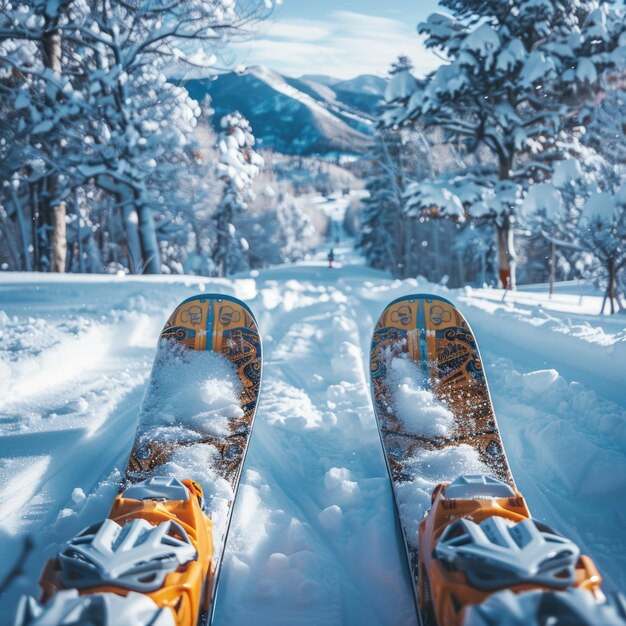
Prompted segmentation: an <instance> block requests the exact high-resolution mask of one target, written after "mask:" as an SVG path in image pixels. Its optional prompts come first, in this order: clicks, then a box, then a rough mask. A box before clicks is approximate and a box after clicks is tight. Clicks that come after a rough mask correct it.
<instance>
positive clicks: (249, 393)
mask: <svg viewBox="0 0 626 626" xmlns="http://www.w3.org/2000/svg"><path fill="white" fill-rule="evenodd" d="M172 344H175V345H178V346H180V347H181V349H182V350H186V349H188V350H194V351H209V352H213V353H217V354H221V355H223V356H224V357H225V358H226V359H227V360H228V361H229V362H230V363H231V364H232V365H233V366H234V368H235V370H236V373H237V376H238V378H239V381H240V382H241V392H240V398H239V404H240V406H241V409H242V412H243V414H242V415H237V416H234V417H233V418H231V419H230V420H229V426H228V427H229V433H228V434H227V435H223V434H218V435H211V434H209V435H207V434H206V433H205V432H195V430H194V426H193V425H190V424H182V426H183V428H182V429H181V430H180V438H178V439H177V438H176V437H174V438H172V437H168V438H166V440H165V441H160V440H159V439H158V438H155V437H153V436H152V433H151V432H149V431H147V430H146V429H145V428H144V427H143V426H144V424H142V419H141V417H140V422H139V425H138V429H137V435H136V438H135V442H134V444H133V448H132V451H131V455H130V459H129V461H128V467H127V470H126V476H125V481H124V482H125V484H130V483H135V482H138V481H140V480H144V479H146V478H149V477H150V476H153V475H156V474H158V473H159V472H158V469H159V467H161V466H163V465H165V464H166V463H167V462H168V460H169V459H170V458H171V457H172V455H173V454H174V453H175V452H177V451H178V450H179V449H180V448H181V447H184V446H189V445H195V444H210V445H211V446H212V447H213V448H215V449H216V450H217V451H218V455H217V458H215V457H213V458H211V459H207V463H211V464H212V466H213V468H214V469H215V470H216V472H217V474H218V475H219V476H221V477H222V478H224V479H226V480H227V481H228V483H229V484H230V485H231V487H232V488H233V489H234V488H235V487H236V484H237V481H238V478H239V472H240V470H241V466H242V465H243V459H244V456H245V451H246V447H247V443H248V438H249V436H250V430H251V427H252V422H253V420H254V415H255V412H256V407H257V402H258V397H259V389H260V384H261V366H262V352H261V340H260V336H259V331H258V328H257V324H256V321H255V319H254V316H253V315H252V313H251V311H250V310H249V309H248V307H247V306H246V305H244V304H243V303H242V302H240V301H239V300H236V299H235V298H230V297H228V296H222V295H200V296H195V297H193V298H189V299H187V300H185V301H184V302H183V303H181V304H180V305H179V306H178V307H177V308H176V310H175V311H174V312H173V313H172V315H171V316H170V318H169V319H168V321H167V323H166V324H165V327H164V328H163V330H162V332H161V341H160V343H159V347H158V350H157V356H156V358H155V366H154V368H155V369H156V368H158V367H160V361H161V360H162V359H167V358H168V354H167V352H168V350H169V351H170V352H171V350H172ZM153 376H154V370H153ZM148 385H150V383H149V384H148ZM143 413H144V411H143V407H142V414H143Z"/></svg>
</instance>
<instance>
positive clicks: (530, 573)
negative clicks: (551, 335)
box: [16, 295, 626, 626]
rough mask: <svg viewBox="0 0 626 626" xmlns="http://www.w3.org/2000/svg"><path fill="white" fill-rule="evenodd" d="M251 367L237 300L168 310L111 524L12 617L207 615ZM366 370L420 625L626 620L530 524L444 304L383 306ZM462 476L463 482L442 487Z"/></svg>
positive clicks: (157, 624)
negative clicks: (418, 497) (420, 495)
mask: <svg viewBox="0 0 626 626" xmlns="http://www.w3.org/2000/svg"><path fill="white" fill-rule="evenodd" d="M261 365H262V351H261V340H260V335H259V331H258V327H257V324H256V321H255V319H254V316H253V314H252V312H251V311H250V309H249V308H248V307H247V306H246V305H245V304H244V303H243V302H240V301H239V300H236V299H235V298H230V297H227V296H221V295H206V296H197V297H195V298H190V299H188V300H186V301H185V302H183V303H182V304H181V305H180V306H178V307H177V309H176V310H175V311H174V313H173V314H172V315H171V316H170V318H169V320H168V322H167V324H166V325H165V328H164V329H163V331H162V333H161V339H160V342H159V346H158V350H157V356H156V359H155V364H154V367H153V370H152V374H151V378H150V381H149V383H148V386H147V389H146V396H145V398H144V401H143V404H142V409H141V413H140V417H139V426H138V431H137V435H136V439H135V442H134V445H133V449H132V452H131V456H130V460H129V463H128V467H127V470H126V474H125V478H124V483H123V485H122V491H121V493H120V494H119V495H118V497H117V498H116V500H115V502H114V503H113V506H112V508H111V511H110V513H109V517H108V518H107V520H105V521H104V522H103V523H101V524H97V525H95V526H93V527H90V528H88V529H86V530H84V531H83V532H82V533H81V534H80V535H79V536H78V537H76V538H75V539H73V540H72V541H70V542H69V543H68V544H67V545H66V546H65V547H64V548H63V550H62V551H61V552H60V553H59V555H58V557H57V558H56V559H53V560H52V561H50V562H49V563H48V565H47V566H46V569H45V571H44V574H43V576H42V580H41V585H42V589H43V594H42V598H41V603H38V602H36V601H35V600H34V599H32V598H29V599H24V600H22V602H21V605H20V608H19V610H18V617H17V621H16V624H17V626H35V625H37V626H61V625H66V624H67V625H69V624H80V623H90V624H91V623H94V624H96V623H97V624H103V625H108V624H118V625H120V626H123V624H133V626H144V625H145V626H148V625H151V626H174V625H175V626H195V625H196V624H208V623H210V621H211V618H212V611H213V608H214V606H215V603H214V599H215V594H216V590H217V581H218V577H219V571H220V566H221V560H222V555H223V551H224V544H225V539H226V535H227V532H228V526H229V523H230V518H231V511H232V504H233V502H234V499H235V496H236V492H237V488H238V484H239V478H240V474H241V468H242V466H243V462H244V459H245V453H246V449H247V446H248V443H249V439H250V435H251V431H252V425H253V421H254V415H255V412H256V407H257V403H258V398H259V389H260V382H261ZM371 375H372V396H373V401H374V407H375V413H376V418H377V422H378V426H379V432H380V436H381V442H382V446H383V451H384V453H385V458H386V461H387V466H388V469H389V475H390V478H391V481H392V484H393V489H394V495H395V501H396V507H397V511H398V515H399V519H400V525H401V528H402V532H403V538H404V542H405V546H406V550H407V558H408V561H409V564H410V567H411V574H412V576H411V577H412V581H413V584H414V590H415V597H416V600H417V613H418V618H419V620H420V622H421V624H423V625H425V626H426V625H428V626H429V625H438V626H457V625H461V624H463V625H465V626H487V625H495V624H502V625H504V624H511V625H517V624H520V626H521V625H522V624H524V625H527V624H528V625H530V624H548V623H550V624H552V623H554V624H560V623H564V624H565V623H567V624H578V623H580V624H590V625H591V624H606V625H607V626H609V625H612V624H622V625H623V624H624V623H625V621H626V620H624V617H625V614H626V611H625V610H624V607H623V606H622V608H621V609H620V607H619V604H617V605H609V604H608V603H606V602H605V601H604V600H605V598H604V596H603V595H602V592H601V591H600V589H599V584H600V577H599V575H598V573H597V570H596V569H595V566H594V565H593V563H592V562H591V560H590V559H588V558H587V557H584V556H581V555H580V551H579V550H578V548H577V547H576V546H575V545H574V544H573V543H572V542H570V541H568V540H567V539H565V538H563V537H561V536H560V535H557V534H556V533H555V532H554V531H552V530H551V529H549V528H548V527H546V526H543V525H541V524H539V523H538V522H536V521H534V520H532V519H531V517H530V513H529V511H528V509H527V507H526V504H525V502H524V499H523V498H522V496H521V494H519V492H517V491H516V489H515V483H514V481H513V477H512V475H511V471H510V468H509V466H508V463H507V459H506V455H505V452H504V448H503V445H502V441H501V439H500V435H499V432H498V427H497V423H496V419H495V415H494V411H493V407H492V403H491V398H490V395H489V389H488V386H487V381H486V379H485V375H484V372H483V368H482V361H481V358H480V354H479V351H478V347H477V345H476V342H475V339H474V337H473V334H472V332H471V329H470V327H469V325H468V323H467V321H466V320H465V319H464V317H463V316H462V315H461V313H460V312H459V311H458V310H457V309H456V308H455V307H454V305H452V304H451V303H450V302H448V301H447V300H444V299H443V298H439V297H435V296H429V295H415V296H407V297H404V298H400V299H399V300H396V301H394V302H392V303H391V304H390V305H389V306H387V307H386V308H385V310H384V311H383V313H382V314H381V316H380V319H379V320H378V323H377V325H376V328H375V331H374V337H373V341H372V350H371ZM432 467H436V468H438V470H437V472H435V473H434V475H432V476H430V478H431V479H432V480H433V482H434V481H437V482H441V481H442V480H445V481H446V482H444V483H442V484H440V485H438V486H437V487H436V488H435V489H434V490H433V492H432V507H431V509H430V511H429V512H428V514H427V515H426V517H425V518H424V520H423V521H422V522H421V524H420V528H419V532H417V529H415V528H412V526H411V522H410V517H411V516H410V515H409V516H407V515H406V512H407V509H409V510H410V509H411V508H412V507H413V505H414V503H413V501H412V500H411V497H410V494H413V493H415V492H416V490H418V489H420V488H421V489H423V488H424V478H425V476H426V475H427V474H428V472H429V471H430V470H429V469H428V468H432ZM456 470H461V472H462V473H464V474H466V475H465V476H462V477H460V478H458V479H456V480H453V481H452V482H449V480H450V479H451V478H452V477H454V476H452V474H454V472H455V471H456ZM477 472H480V473H479V474H478V473H477ZM457 473H458V472H457ZM468 473H469V475H468ZM448 475H450V478H448ZM418 483H419V485H418ZM201 484H202V486H201ZM203 487H204V489H206V490H209V491H208V492H204V491H203ZM406 494H409V497H408V498H407V496H406ZM414 513H415V511H413V517H414ZM620 611H621V616H620ZM122 616H123V617H122ZM563 616H565V618H567V619H569V621H563V622H560V621H558V620H559V619H561V618H563ZM572 616H573V617H572ZM565 618H563V619H565ZM576 619H579V621H576ZM550 620H552V621H550ZM594 620H595V621H594Z"/></svg>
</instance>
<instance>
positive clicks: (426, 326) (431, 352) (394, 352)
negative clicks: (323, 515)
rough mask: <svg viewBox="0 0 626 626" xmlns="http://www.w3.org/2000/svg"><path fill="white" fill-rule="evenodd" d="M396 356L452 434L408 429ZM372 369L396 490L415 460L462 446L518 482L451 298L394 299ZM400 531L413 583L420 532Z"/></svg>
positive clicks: (376, 339)
mask: <svg viewBox="0 0 626 626" xmlns="http://www.w3.org/2000/svg"><path fill="white" fill-rule="evenodd" d="M394 359H405V360H408V361H410V362H411V363H412V364H414V365H415V366H416V368H415V370H414V371H416V372H419V373H420V380H418V381H416V384H417V385H418V386H423V387H425V388H427V389H428V390H429V391H430V392H431V393H432V395H433V396H434V397H435V398H436V400H437V401H439V402H441V403H442V404H443V405H444V406H445V407H446V408H447V409H448V410H449V411H450V412H451V413H452V415H453V425H452V427H451V428H450V429H449V434H447V435H446V436H436V435H433V434H428V433H427V432H420V431H418V430H415V429H410V428H409V427H407V425H406V424H405V422H404V421H403V420H402V419H401V417H400V416H399V415H398V411H397V408H396V406H395V403H394V392H395V389H394V385H396V386H397V380H395V378H394V376H393V375H392V373H391V372H390V367H391V365H392V362H393V360H394ZM370 366H371V380H372V396H373V401H374V408H375V413H376V418H377V422H378V427H379V431H380V435H381V441H382V444H383V449H384V453H385V457H386V461H387V465H388V468H389V472H390V476H391V480H392V482H393V486H394V494H396V490H397V488H398V486H399V485H400V484H401V483H403V482H405V481H410V480H412V479H414V478H415V476H413V473H414V471H415V470H414V468H413V467H411V463H412V462H413V461H414V460H415V459H416V458H419V456H420V453H424V452H426V453H428V452H430V451H444V450H445V449H446V448H448V447H452V446H460V445H462V444H466V445H468V446H471V447H472V448H473V449H474V450H475V451H476V452H477V453H478V457H479V458H480V461H481V462H482V464H483V465H484V467H485V468H487V469H488V471H489V472H490V473H491V474H492V475H493V476H494V477H496V478H499V479H501V480H504V481H505V482H507V483H508V484H510V485H511V486H513V487H514V481H513V477H512V475H511V471H510V469H509V466H508V463H507V459H506V455H505V453H504V449H503V445H502V441H501V439H500V434H499V432H498V427H497V423H496V418H495V414H494V411H493V406H492V403H491V397H490V395H489V388H488V386H487V380H486V378H485V374H484V371H483V366H482V360H481V357H480V353H479V351H478V346H477V345H476V341H475V339H474V335H473V333H472V331H471V329H470V326H469V324H468V323H467V321H466V320H465V318H464V317H463V315H462V314H461V313H460V312H459V311H458V310H457V309H456V307H455V306H454V305H453V304H452V303H450V302H448V301H447V300H445V299H443V298H439V297H437V296H431V295H411V296H406V297H403V298H399V299H398V300H395V301H394V302H392V303H391V304H389V305H388V306H387V307H386V308H385V310H384V311H383V312H382V314H381V316H380V318H379V320H378V323H377V324H376V327H375V330H374V335H373V339H372V347H371V360H370ZM419 408H420V407H416V411H419ZM400 522H401V525H402V520H400ZM402 530H403V535H404V539H405V544H406V549H407V554H408V557H409V561H410V565H411V570H412V573H413V583H414V584H415V583H416V577H417V572H418V560H417V536H415V537H407V536H406V529H405V528H404V526H403V527H402Z"/></svg>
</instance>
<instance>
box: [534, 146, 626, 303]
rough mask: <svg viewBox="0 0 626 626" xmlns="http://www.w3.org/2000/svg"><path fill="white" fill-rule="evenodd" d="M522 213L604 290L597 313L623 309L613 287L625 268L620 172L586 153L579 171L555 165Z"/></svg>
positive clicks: (625, 203) (625, 199) (624, 181)
mask: <svg viewBox="0 0 626 626" xmlns="http://www.w3.org/2000/svg"><path fill="white" fill-rule="evenodd" d="M524 209H525V211H527V212H528V213H530V214H531V216H532V219H534V221H535V223H536V224H538V225H539V228H540V229H541V232H542V234H543V236H544V237H545V238H546V239H547V240H548V241H549V242H550V243H551V244H552V245H553V246H554V248H560V249H562V250H566V251H572V252H574V253H577V254H578V262H579V263H580V262H584V263H585V265H586V267H585V268H582V269H584V275H585V276H587V277H591V278H595V279H596V280H598V282H600V283H601V284H602V285H603V286H604V288H605V295H604V300H603V303H602V309H601V313H603V312H604V309H605V306H606V304H607V302H608V303H609V309H610V312H611V313H614V312H615V310H616V305H617V309H619V310H623V305H622V302H621V300H620V296H619V293H618V288H617V285H618V277H619V274H620V271H622V270H623V269H624V268H625V267H626V176H624V172H621V171H620V169H619V168H616V167H615V166H614V165H611V164H609V163H608V162H607V161H606V160H605V159H604V158H603V157H602V156H601V155H598V154H597V153H594V152H593V151H592V150H588V151H587V152H586V153H585V158H584V165H583V166H582V167H581V165H580V163H579V162H578V161H577V160H574V159H566V160H563V161H561V162H560V163H558V164H556V167H555V168H554V175H553V176H552V178H551V180H550V181H549V182H546V183H542V184H539V185H535V186H534V187H532V188H531V189H530V191H529V193H528V195H527V197H526V199H525V202H524ZM589 260H592V262H591V263H589ZM553 263H554V262H553ZM551 269H552V272H551V273H552V274H553V272H554V265H553V267H552V268H551Z"/></svg>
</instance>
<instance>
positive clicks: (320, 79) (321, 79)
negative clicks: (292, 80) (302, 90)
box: [300, 74, 343, 87]
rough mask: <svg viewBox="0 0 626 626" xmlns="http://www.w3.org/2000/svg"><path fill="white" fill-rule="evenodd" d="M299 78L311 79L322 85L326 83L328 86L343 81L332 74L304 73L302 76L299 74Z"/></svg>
mask: <svg viewBox="0 0 626 626" xmlns="http://www.w3.org/2000/svg"><path fill="white" fill-rule="evenodd" d="M300 80H311V81H313V82H315V83H320V84H322V85H327V86H328V87H332V86H333V85H336V84H337V83H341V82H343V79H342V78H335V77H334V76H326V74H304V76H300Z"/></svg>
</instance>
